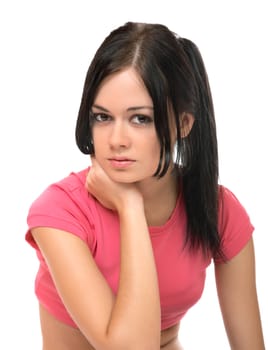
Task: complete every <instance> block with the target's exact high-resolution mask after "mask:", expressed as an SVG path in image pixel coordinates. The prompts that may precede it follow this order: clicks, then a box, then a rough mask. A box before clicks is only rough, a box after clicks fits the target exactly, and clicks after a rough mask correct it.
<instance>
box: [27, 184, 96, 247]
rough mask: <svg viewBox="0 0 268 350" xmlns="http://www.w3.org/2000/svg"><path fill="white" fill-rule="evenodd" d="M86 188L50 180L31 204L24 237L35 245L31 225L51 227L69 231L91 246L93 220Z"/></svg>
mask: <svg viewBox="0 0 268 350" xmlns="http://www.w3.org/2000/svg"><path fill="white" fill-rule="evenodd" d="M83 191H84V192H85V189H84V188H83V187H77V188H74V189H73V188H72V189H70V188H69V187H68V186H60V185H58V184H53V185H51V186H49V187H48V188H47V189H46V190H45V191H44V192H43V193H42V194H41V195H40V196H39V197H38V198H37V199H36V200H35V201H34V202H33V203H32V205H31V207H30V209H29V212H28V216H27V224H28V231H27V232H26V235H25V239H26V241H27V242H28V243H29V244H30V245H31V246H32V247H34V248H35V249H38V247H37V244H36V243H35V240H34V238H33V236H32V234H31V229H32V228H34V227H50V228H55V229H59V230H63V231H67V232H70V233H72V234H74V235H76V236H78V237H79V238H81V239H82V240H83V241H85V242H86V243H87V245H88V246H89V248H90V249H92V250H93V246H94V242H95V238H94V223H93V220H92V215H91V212H90V203H89V202H87V201H86V199H87V200H88V201H89V198H88V196H87V197H86V196H85V194H84V193H83Z"/></svg>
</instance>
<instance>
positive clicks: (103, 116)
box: [92, 113, 110, 123]
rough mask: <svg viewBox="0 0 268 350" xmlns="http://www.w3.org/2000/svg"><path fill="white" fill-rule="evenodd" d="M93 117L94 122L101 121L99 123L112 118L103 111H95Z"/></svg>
mask: <svg viewBox="0 0 268 350" xmlns="http://www.w3.org/2000/svg"><path fill="white" fill-rule="evenodd" d="M92 117H93V121H94V122H99V123H101V122H107V121H108V120H110V117H109V116H108V115H107V114H103V113H93V114H92Z"/></svg>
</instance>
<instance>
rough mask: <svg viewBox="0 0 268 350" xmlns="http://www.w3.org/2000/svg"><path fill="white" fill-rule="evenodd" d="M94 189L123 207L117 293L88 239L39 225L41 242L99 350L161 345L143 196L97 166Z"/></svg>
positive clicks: (91, 182)
mask: <svg viewBox="0 0 268 350" xmlns="http://www.w3.org/2000/svg"><path fill="white" fill-rule="evenodd" d="M91 176H92V178H88V188H89V190H90V191H91V192H92V193H93V194H94V196H96V197H97V198H98V199H99V200H100V201H101V202H102V203H104V204H106V206H108V207H114V208H116V210H117V211H118V215H119V218H120V231H121V266H120V281H119V289H118V293H117V296H116V297H115V296H114V295H113V293H112V291H111V290H110V288H109V286H108V284H107V283H106V281H105V279H104V277H103V276H102V274H101V273H100V271H99V269H98V267H97V266H96V264H95V261H94V259H93V257H92V255H91V253H90V252H89V250H88V247H87V246H86V244H85V243H84V242H83V241H82V240H81V239H79V238H78V237H76V236H74V235H72V234H70V233H67V232H63V231H60V230H55V229H51V228H44V227H43V228H35V229H33V230H32V233H33V236H34V238H35V240H36V242H37V244H38V245H39V247H40V249H41V251H42V253H43V255H44V257H45V259H46V261H47V264H48V266H49V268H50V271H51V274H52V276H53V279H54V281H55V284H56V287H57V289H58V291H59V293H60V295H61V297H62V299H63V302H64V304H65V306H66V308H67V309H68V311H69V312H70V314H71V315H72V317H73V319H74V320H75V322H76V323H77V325H78V327H79V328H80V330H81V331H82V332H83V334H84V335H85V336H86V338H87V339H88V341H89V342H90V343H91V344H92V346H93V347H94V348H95V349H97V350H98V349H101V350H105V349H109V350H112V349H116V350H120V349H124V350H127V349H130V350H131V349H135V350H137V349H139V350H143V349H144V350H156V349H159V348H160V319H161V318H160V301H159V291H158V281H157V273H156V267H155V262H154V256H153V251H152V246H151V240H150V236H149V232H148V228H147V224H146V218H145V214H144V207H143V200H142V197H141V195H140V194H139V193H138V192H137V191H136V190H135V189H134V188H132V187H131V186H128V185H126V186H123V185H122V186H121V185H120V184H114V183H112V181H110V180H109V179H107V178H105V175H103V174H102V173H101V172H99V171H98V172H96V173H94V171H92V173H91Z"/></svg>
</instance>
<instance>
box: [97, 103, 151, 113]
mask: <svg viewBox="0 0 268 350" xmlns="http://www.w3.org/2000/svg"><path fill="white" fill-rule="evenodd" d="M92 107H94V108H97V109H99V110H101V111H103V112H107V113H110V111H109V110H108V109H106V108H104V107H102V106H100V105H96V104H94V105H92ZM139 109H150V110H152V111H153V109H154V108H153V107H152V106H135V107H129V108H128V109H127V111H128V112H129V111H137V110H139Z"/></svg>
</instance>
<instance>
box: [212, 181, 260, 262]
mask: <svg viewBox="0 0 268 350" xmlns="http://www.w3.org/2000/svg"><path fill="white" fill-rule="evenodd" d="M253 231H254V226H253V225H252V223H251V221H250V218H249V215H248V213H247V211H246V210H245V208H244V207H243V205H242V204H241V203H240V202H239V200H238V199H237V197H236V196H235V195H234V194H233V193H232V192H231V191H230V190H229V189H227V188H226V187H223V186H220V201H219V235H220V238H221V249H222V252H223V254H224V256H225V258H226V259H227V261H228V260H231V259H232V258H233V257H234V256H236V255H237V254H238V253H239V252H240V251H241V250H242V249H243V248H244V246H245V245H246V244H247V243H248V241H249V240H250V238H251V237H252V233H253ZM214 261H215V263H222V262H224V259H222V258H220V257H219V256H215V257H214Z"/></svg>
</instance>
